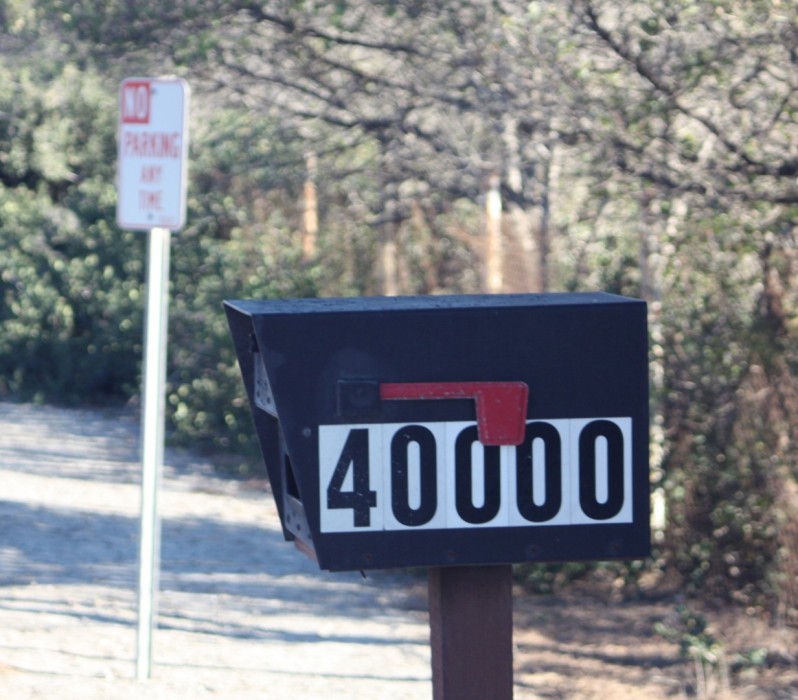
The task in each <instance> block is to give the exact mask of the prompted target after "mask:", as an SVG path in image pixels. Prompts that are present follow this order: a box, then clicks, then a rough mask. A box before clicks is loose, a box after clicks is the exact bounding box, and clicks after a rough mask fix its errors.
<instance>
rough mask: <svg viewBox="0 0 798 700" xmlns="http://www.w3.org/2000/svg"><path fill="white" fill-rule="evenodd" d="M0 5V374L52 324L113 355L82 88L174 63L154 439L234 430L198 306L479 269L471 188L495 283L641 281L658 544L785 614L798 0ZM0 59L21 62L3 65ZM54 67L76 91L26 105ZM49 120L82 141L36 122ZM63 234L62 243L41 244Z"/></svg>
mask: <svg viewBox="0 0 798 700" xmlns="http://www.w3.org/2000/svg"><path fill="white" fill-rule="evenodd" d="M4 18H5V22H6V26H5V30H4V33H3V38H2V41H3V42H4V46H5V47H6V48H9V49H10V50H9V51H6V52H5V53H4V54H3V57H2V66H3V70H5V71H6V72H7V73H8V74H9V75H13V76H14V77H13V78H12V79H11V80H9V81H8V85H16V86H17V87H16V88H14V89H16V90H18V92H19V94H20V95H21V96H22V99H24V101H25V102H26V103H29V106H26V107H25V109H24V110H21V111H20V110H19V109H18V108H16V107H15V106H14V105H17V104H20V103H19V102H17V98H16V97H5V98H3V99H5V102H4V104H5V105H6V107H5V108H4V109H3V110H2V111H3V114H2V116H0V119H5V120H6V121H5V122H3V123H4V124H8V125H9V126H8V129H6V132H5V135H4V136H0V138H2V140H3V148H2V149H0V153H2V154H4V155H3V158H4V160H2V161H0V182H3V183H4V187H5V189H4V190H2V192H0V195H2V197H3V198H4V199H3V200H2V202H3V206H5V205H6V203H7V202H13V207H12V208H11V210H9V211H13V215H12V214H10V213H9V214H6V215H5V216H6V218H4V219H3V221H2V222H0V227H2V235H4V236H5V237H6V238H5V239H4V242H7V244H8V245H9V246H13V245H17V247H18V249H19V253H17V255H18V256H21V257H18V258H17V257H15V258H14V259H13V262H12V263H9V264H8V266H7V267H6V268H4V271H3V283H4V287H3V293H4V295H5V299H6V300H7V302H6V306H5V308H4V310H3V313H4V314H5V316H4V317H3V320H4V325H6V324H7V325H8V327H9V328H11V329H14V332H13V333H12V334H11V335H9V338H11V340H6V339H5V338H4V340H3V342H6V343H7V345H6V346H4V350H5V353H4V357H11V356H12V354H13V357H14V360H13V361H11V360H8V361H6V366H5V367H4V370H3V372H2V376H3V377H4V380H3V381H4V382H5V383H6V386H7V387H9V388H12V389H16V390H20V389H22V388H24V387H30V386H34V385H35V386H39V387H41V386H50V385H47V384H46V382H44V380H42V381H41V382H39V383H38V384H37V381H38V379H37V377H36V372H37V371H39V370H38V369H36V368H41V367H42V366H43V363H42V362H40V361H36V362H32V363H31V364H30V365H25V367H28V368H27V369H25V367H23V368H22V369H20V366H21V365H24V360H20V359H19V358H20V357H23V358H26V357H34V356H35V354H36V353H44V356H45V357H50V355H48V354H47V353H50V354H52V353H53V348H54V347H59V346H58V343H61V344H62V345H61V347H66V346H64V345H63V344H64V343H66V344H67V345H69V344H70V343H71V345H69V348H70V353H69V356H70V358H71V357H72V355H73V351H75V352H76V353H77V355H80V352H77V351H78V350H80V351H81V352H84V353H88V352H89V346H90V345H93V346H94V347H95V348H101V352H102V353H103V354H104V356H105V355H106V354H107V359H108V360H109V362H110V360H111V359H112V358H113V357H114V355H113V353H114V352H115V350H114V347H117V346H114V344H113V343H111V342H110V341H109V342H102V343H97V342H95V341H94V340H90V339H94V338H102V337H105V336H103V335H102V334H103V333H106V335H107V336H108V337H114V338H117V339H118V340H120V339H124V341H123V345H122V351H124V352H125V353H127V354H126V355H125V356H126V357H129V356H131V355H132V354H135V353H134V352H132V351H134V350H135V343H136V342H137V341H135V340H134V339H133V338H134V337H138V335H139V329H138V327H137V324H138V323H139V321H138V318H139V315H138V314H139V310H138V306H137V304H138V303H139V299H138V298H137V294H139V291H138V290H139V285H140V277H139V276H138V275H139V273H140V270H139V269H138V267H137V266H138V265H139V263H135V262H133V261H134V260H139V259H140V258H139V257H137V256H136V255H135V254H130V250H134V251H136V250H138V249H137V248H136V246H140V245H141V244H140V240H139V239H138V238H136V237H135V236H133V237H129V236H130V234H127V235H126V234H122V233H121V232H117V231H115V229H114V226H113V224H110V223H108V222H109V221H111V220H112V219H111V216H112V214H111V212H110V211H109V207H112V206H113V204H112V201H113V193H112V188H111V187H110V184H109V181H110V178H111V177H112V175H111V174H110V173H109V172H108V168H109V167H110V163H111V162H112V160H113V156H112V155H110V154H109V151H110V149H111V148H112V143H113V142H112V124H111V123H110V121H109V119H105V120H103V118H101V117H100V116H98V114H99V113H98V111H97V110H98V109H99V106H100V105H101V104H108V102H107V100H110V99H112V97H110V98H109V97H101V96H100V90H99V87H98V86H99V85H101V84H103V85H106V86H107V88H108V92H107V94H108V95H112V94H113V92H114V91H115V87H116V85H117V84H118V81H119V79H121V78H122V77H124V75H131V74H136V73H138V74H151V73H165V72H172V73H176V74H178V75H181V76H183V77H187V78H188V79H189V80H190V82H191V84H192V87H193V92H194V114H195V127H194V136H193V137H192V140H193V143H194V146H193V148H192V163H193V165H192V173H193V175H192V186H191V198H190V208H191V210H190V216H189V226H188V227H187V229H186V230H185V231H184V232H183V233H182V234H180V237H179V238H178V241H179V242H178V243H177V245H176V250H175V253H174V256H173V260H174V277H173V287H174V298H175V302H174V320H173V324H172V325H173V330H172V335H173V340H172V347H173V348H176V357H175V362H174V363H173V368H172V370H171V373H170V398H169V402H170V406H172V408H173V419H174V424H175V427H176V429H177V434H178V435H180V436H183V437H184V439H188V440H191V441H193V442H194V443H197V442H198V441H201V442H213V441H214V440H215V441H217V442H220V443H221V444H224V445H236V446H245V443H246V442H247V434H248V432H249V431H248V427H247V426H248V418H247V417H246V415H245V410H244V409H243V407H241V400H240V394H241V392H240V387H238V385H237V381H238V379H237V375H236V371H235V368H234V365H233V359H232V354H231V350H230V348H229V347H228V345H229V343H227V340H226V330H225V328H224V322H223V319H222V317H221V314H220V312H219V305H220V302H221V300H222V299H223V298H225V297H245V296H271V295H304V294H364V293H375V292H390V293H395V292H399V293H423V294H426V293H441V292H452V291H479V290H480V289H482V280H483V273H482V269H481V265H482V261H483V257H484V252H483V251H484V236H483V235H482V231H483V228H484V222H483V221H482V209H483V205H484V201H483V200H484V198H485V197H486V196H487V194H488V192H489V190H491V183H494V184H495V185H496V187H494V189H493V190H492V191H491V194H490V196H491V197H494V195H495V194H496V193H497V192H498V193H499V194H500V195H501V201H502V210H503V212H504V215H503V222H501V223H502V226H501V233H502V241H503V245H504V250H505V253H504V255H505V259H504V263H505V264H504V265H503V268H502V270H503V272H504V276H503V279H504V282H503V283H504V285H505V289H513V290H549V289H551V290H557V289H571V290H577V289H585V288H602V289H606V290H608V291H614V292H620V293H625V294H630V295H635V296H642V297H643V298H645V299H647V300H648V301H649V303H650V311H651V313H650V327H651V339H652V344H651V354H652V386H653V388H654V392H653V394H654V396H653V398H654V411H653V414H654V420H653V425H652V434H653V437H654V440H653V449H652V457H653V463H654V467H655V470H654V471H655V480H656V484H655V485H656V486H657V488H658V489H659V490H660V491H664V492H665V493H667V495H668V499H669V501H668V504H669V513H670V519H669V527H668V530H667V533H666V538H665V541H664V543H663V545H662V562H663V565H666V566H668V567H670V570H673V571H676V572H678V573H679V574H680V575H681V576H682V577H683V580H684V581H686V582H688V583H690V584H691V585H693V586H694V587H696V589H699V588H700V589H701V590H702V591H705V592H712V593H714V594H717V595H721V596H728V597H731V598H734V599H737V600H740V601H741V602H745V603H746V604H747V603H750V602H759V603H764V604H767V605H768V606H770V607H771V608H772V610H773V611H774V612H775V613H777V614H778V615H779V616H781V617H782V618H783V619H789V620H791V621H795V614H796V613H795V610H796V607H797V606H798V599H797V598H796V596H797V595H798V592H796V588H795V584H794V582H795V580H796V579H798V570H796V566H797V564H796V561H798V554H796V552H798V545H797V544H796V542H797V541H798V533H797V532H796V529H798V528H796V525H795V522H796V520H798V504H796V495H795V494H796V482H798V464H797V463H796V454H795V449H796V448H795V445H796V444H798V443H796V438H798V436H797V435H796V434H795V431H796V426H798V414H797V413H796V411H798V399H796V397H798V388H797V387H796V381H795V370H796V333H798V322H797V321H796V311H795V309H796V308H797V307H796V289H798V284H796V271H797V270H798V261H797V260H796V226H797V225H798V222H796V217H797V215H798V206H796V205H797V202H796V200H797V199H798V194H797V191H796V187H795V181H796V176H798V150H797V149H798V121H797V120H796V111H797V109H798V104H797V102H798V97H797V96H796V86H797V84H798V80H796V75H798V71H796V63H798V48H797V47H798V35H797V33H798V7H796V6H795V4H794V3H787V2H779V1H778V0H715V1H713V2H711V3H709V2H699V1H698V0H678V1H673V0H668V1H666V0H654V2H648V3H639V2H620V1H619V0H569V2H567V3H560V2H553V1H551V0H538V1H535V2H530V3H523V4H518V3H512V2H509V1H505V0H492V1H491V2H487V3H486V2H477V1H476V0H463V1H462V2H458V3H444V2H417V1H415V0H379V1H378V2H365V1H364V0H346V1H344V2H336V3H322V2H312V1H311V2H294V1H291V0H273V1H271V2H268V3H266V2H258V1H257V0H200V1H199V2H190V3H188V2H185V3H183V2H176V3H171V4H169V5H164V4H163V3H159V2H155V1H154V0H143V1H142V2H137V3H132V4H131V3H121V2H100V1H99V0H85V1H84V2H81V3H72V2H66V0H39V1H38V2H37V3H35V4H34V5H33V6H32V7H30V8H22V5H19V4H18V3H7V4H6V10H5V14H4ZM15 62H16V63H15ZM20 62H22V63H25V64H26V65H28V64H30V65H32V66H36V70H37V71H38V73H37V78H36V80H30V81H28V82H27V83H24V81H23V79H22V78H21V77H17V76H19V75H22V74H21V73H19V71H18V70H17V68H18V67H19V65H21V63H20ZM28 70H31V68H28ZM68 76H71V77H70V78H69V79H70V80H73V81H74V82H73V83H72V84H74V85H75V86H76V88H77V89H78V94H77V95H76V94H71V95H70V96H68V97H66V96H64V95H62V94H60V93H58V91H56V92H53V93H52V94H51V95H50V97H49V98H45V94H46V93H47V89H46V87H45V86H48V85H50V86H53V85H56V84H59V85H60V83H59V82H58V81H60V80H61V79H65V78H66V77H68ZM103 81H104V82H103ZM92 85H94V86H95V88H96V89H95V90H94V91H92V89H91V86H92ZM9 89H10V88H9V87H6V92H8V90H9ZM48 99H49V100H51V102H48V101H47V100H48ZM52 100H55V102H52ZM103 100H106V102H103ZM48 105H50V106H48ZM53 105H55V106H53ZM94 105H96V107H95V106H94ZM15 110H16V111H15ZM73 110H77V112H76V113H77V114H82V115H83V116H82V117H81V119H83V120H84V122H80V123H85V124H89V125H90V127H89V130H88V131H86V132H85V135H84V136H77V135H78V134H81V133H82V132H81V131H80V130H79V129H77V126H78V125H77V123H76V129H72V128H68V129H65V130H64V128H63V123H71V122H69V121H67V120H61V119H58V118H56V116H55V115H56V113H57V112H61V111H64V112H68V113H69V114H70V115H71V114H72V112H73ZM8 115H11V116H10V117H9V116H8ZM70 118H72V117H70ZM86 120H87V121H86ZM62 122H63V123H62ZM84 130H85V127H84ZM81 143H85V144H86V145H87V149H86V153H85V154H84V155H82V156H81V155H79V154H78V151H77V150H76V147H77V145H78V144H81ZM48 144H49V145H48ZM48 149H49V150H48ZM6 154H7V155H6ZM70 154H71V155H70ZM70 158H71V159H72V160H70ZM81 158H85V160H81ZM43 163H48V165H47V167H44V166H43V165H42V164H43ZM81 163H82V165H81ZM310 163H313V165H312V167H311V166H309V164H310ZM309 169H310V170H312V171H313V183H314V192H315V198H316V201H317V203H318V212H317V213H318V216H317V221H318V229H317V230H316V233H315V236H314V246H313V247H312V249H310V248H308V246H307V245H305V242H306V240H307V238H306V234H307V224H306V223H305V222H306V220H307V219H306V214H307V209H306V206H305V204H304V203H305V202H306V199H305V197H306V195H305V194H304V192H305V191H306V184H307V181H308V178H309ZM92 188H93V189H92ZM492 201H495V198H494V199H493V200H492ZM14 207H15V208H14ZM69 222H73V223H72V224H70V223H69ZM75 222H77V223H75ZM70 226H72V228H71V229H70ZM92 226H94V227H95V228H96V230H97V232H98V234H97V236H96V237H95V239H94V242H93V243H92V245H95V246H99V245H100V243H99V242H98V241H105V240H108V241H109V245H110V241H112V240H116V241H123V242H126V243H125V245H129V246H132V248H131V249H128V250H125V251H124V252H122V251H123V249H122V248H113V249H110V248H109V249H105V248H102V249H98V250H97V251H96V253H95V254H96V255H97V256H98V257H97V258H96V259H95V258H94V257H91V256H92V253H90V252H88V251H84V249H83V248H81V247H80V246H82V245H85V246H88V245H89V244H88V243H84V242H80V243H77V242H76V241H75V240H74V238H69V235H68V232H69V231H75V230H77V229H78V228H80V229H81V230H85V229H87V228H88V229H91V227H92ZM31 230H36V231H37V232H38V233H37V236H35V237H30V238H29V239H26V238H25V235H26V233H29V232H30V231H31ZM42 231H44V232H45V233H44V234H42V233H41V232H42ZM42 236H43V238H42ZM103 236H105V237H106V238H103ZM65 237H66V238H65ZM62 239H63V240H67V239H68V240H70V241H72V242H73V243H74V244H75V245H76V247H73V248H70V249H69V250H68V252H64V254H63V256H62V258H59V257H58V255H57V254H54V252H53V251H55V253H59V252H60V250H61V249H59V248H58V247H57V246H58V245H60V243H58V242H59V241H61V240H62ZM36 241H40V242H41V241H43V242H42V243H41V244H40V243H36ZM81 241H83V239H81ZM103 245H105V244H103ZM92 250H93V249H92ZM117 257H118V259H119V260H120V262H119V263H118V264H117V263H115V262H114V261H115V260H117ZM67 261H73V262H71V264H73V265H74V266H75V269H74V271H73V272H71V273H70V275H69V279H68V280H66V279H64V278H63V275H62V276H59V274H58V272H59V271H58V269H56V268H57V266H61V265H66V264H67ZM74 261H80V262H74ZM126 265H128V266H130V267H125V266H126ZM106 271H109V272H106ZM73 279H74V280H81V281H80V284H77V285H76V286H70V285H72V280H73ZM103 285H105V286H103ZM126 285H127V286H126ZM87 289H88V290H89V291H88V292H87V294H88V297H89V299H88V300H87V304H86V305H87V308H91V307H90V306H89V303H88V302H89V301H90V302H91V303H95V302H96V301H98V300H100V299H104V298H107V299H108V300H110V301H111V303H112V305H114V307H115V306H119V309H120V310H121V312H122V313H126V314H127V318H128V319H129V320H128V321H127V322H126V323H127V325H126V326H125V328H126V329H129V330H130V335H129V336H127V335H124V334H123V333H120V332H119V330H118V329H117V328H115V327H114V326H113V323H114V321H109V322H108V323H106V325H105V326H103V325H102V324H101V323H100V319H102V318H103V312H102V310H101V309H100V308H93V309H92V310H91V314H90V318H91V321H88V320H87V321H84V325H85V324H86V323H88V324H90V325H91V324H96V326H94V325H91V327H90V330H89V331H87V332H85V333H83V331H79V330H78V329H79V328H82V326H80V325H75V323H74V321H73V320H71V319H74V318H77V317H78V315H79V311H80V303H79V302H78V299H79V298H81V297H80V296H79V295H80V294H81V293H84V292H81V291H80V290H87ZM106 289H107V290H108V291H106ZM111 290H113V292H112V291H111ZM103 295H106V296H105V297H103ZM115 295H118V296H115ZM125 300H127V301H125ZM125 304H129V305H131V306H130V308H127V307H126V306H125ZM103 308H105V307H103ZM109 314H110V316H109V318H114V319H115V318H117V316H115V315H114V314H115V312H114V313H111V312H109ZM117 323H119V322H118V321H117ZM36 324H38V326H37V325H36ZM109 324H110V325H109ZM37 328H41V330H35V329H37ZM120 328H121V326H120ZM112 331H113V332H112ZM48 334H49V335H48ZM9 343H11V344H9ZM14 343H16V344H14ZM26 353H27V354H26ZM59 357H60V355H59ZM69 362H78V361H77V360H74V359H69V360H68V361H67V360H63V361H62V360H52V361H48V362H45V363H44V366H52V367H53V368H56V367H61V366H62V365H63V366H64V367H69V366H70V365H69ZM86 364H87V366H88V367H89V369H93V368H94V367H95V366H96V367H98V368H99V367H102V363H101V362H95V363H91V362H90V363H86ZM110 364H112V365H113V367H115V368H117V367H120V368H123V372H122V373H123V374H124V376H125V377H127V379H122V378H113V379H112V380H111V381H110V382H106V384H105V385H111V386H114V387H117V388H119V387H125V386H135V381H134V373H133V372H131V371H130V366H129V364H128V365H127V366H126V365H124V363H123V362H119V363H116V362H113V363H110ZM34 370H35V371H34ZM53 371H56V370H55V369H54V370H53ZM57 371H61V370H57ZM98 374H100V373H99V372H98ZM44 376H45V374H42V377H44ZM64 376H66V374H65V375H64ZM98 382H99V380H98ZM125 382H127V383H125ZM54 386H56V385H55V384H53V385H52V387H54ZM96 386H104V385H103V384H102V382H100V383H98V384H97V385H96ZM52 387H51V388H52ZM123 391H124V392H129V391H132V389H130V390H129V389H124V390H123Z"/></svg>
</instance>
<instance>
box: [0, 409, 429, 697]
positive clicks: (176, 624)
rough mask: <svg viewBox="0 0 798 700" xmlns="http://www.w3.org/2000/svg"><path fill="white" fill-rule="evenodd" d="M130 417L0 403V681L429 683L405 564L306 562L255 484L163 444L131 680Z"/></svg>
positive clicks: (170, 692) (403, 687)
mask: <svg viewBox="0 0 798 700" xmlns="http://www.w3.org/2000/svg"><path fill="white" fill-rule="evenodd" d="M137 434H138V431H137V427H136V422H135V420H133V419H132V418H131V417H130V416H126V415H125V414H122V413H120V412H105V413H98V412H96V411H82V410H69V411H64V410H60V409H54V408H49V407H37V406H29V405H15V404H9V403H0V698H13V699H14V700H16V699H25V698H58V699H59V700H69V699H71V698H76V699H77V698H80V699H81V700H87V699H94V698H97V699H99V698H114V699H115V700H125V699H127V698H169V699H170V700H171V699H176V698H202V697H213V698H258V697H264V698H266V697H268V698H277V699H280V698H299V699H302V698H325V700H334V699H337V698H341V699H344V698H346V699H347V700H351V699H352V698H363V699H366V698H368V699H372V698H385V699H386V700H387V699H395V700H411V699H412V700H416V699H420V698H429V697H431V681H430V664H429V646H428V639H429V630H428V619H427V615H426V613H425V612H424V607H425V603H424V601H423V596H422V597H421V599H419V595H418V592H417V591H418V588H419V586H418V584H417V582H414V580H413V579H410V578H407V577H402V576H401V575H398V574H385V573H377V574H375V575H369V577H368V578H366V579H363V578H362V577H361V576H360V574H358V573H345V574H340V573H338V574H330V573H326V572H321V571H319V570H318V568H317V567H316V566H315V564H313V563H312V562H310V561H309V560H307V559H305V557H303V556H302V555H300V554H299V553H298V552H296V551H295V550H294V548H293V546H292V545H290V544H288V543H285V542H284V541H283V539H282V535H281V534H280V531H279V522H278V519H277V515H276V513H275V510H274V508H273V506H272V503H271V499H270V497H268V496H267V494H266V493H265V492H263V490H262V489H254V488H253V487H252V486H251V485H247V484H246V483H242V482H237V481H233V480H226V479H221V478H217V477H215V476H214V474H213V472H212V469H211V466H210V465H209V464H208V463H205V462H203V461H202V460H198V459H192V458H191V456H190V455H186V454H180V453H174V452H169V453H168V454H167V458H166V462H167V467H166V469H165V473H164V479H163V484H162V489H161V495H160V503H159V508H160V512H161V515H162V518H163V540H162V541H163V544H162V572H161V581H160V594H159V611H160V614H159V618H158V628H157V629H156V631H155V633H154V643H153V647H154V664H153V677H152V680H151V681H149V682H147V683H140V682H137V681H135V680H134V675H135V653H136V651H135V650H136V620H137V613H136V601H137V597H136V590H135V589H136V581H137V576H138V574H137V571H138V568H137V567H138V563H137V557H138V544H137V539H138V527H139V524H138V513H139V506H140V487H139V466H138V463H137V440H138V438H137ZM414 584H415V585H414ZM421 589H422V592H423V586H422V587H421ZM413 591H416V592H415V593H413Z"/></svg>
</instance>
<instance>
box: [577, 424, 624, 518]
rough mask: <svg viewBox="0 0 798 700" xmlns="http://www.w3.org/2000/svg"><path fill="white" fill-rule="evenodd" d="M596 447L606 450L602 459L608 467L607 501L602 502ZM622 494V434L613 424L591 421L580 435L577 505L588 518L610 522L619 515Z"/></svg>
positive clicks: (621, 505)
mask: <svg viewBox="0 0 798 700" xmlns="http://www.w3.org/2000/svg"><path fill="white" fill-rule="evenodd" d="M601 438H603V439H602V440H601V443H599V439H601ZM599 444H601V446H602V448H604V449H605V450H606V453H605V454H604V455H602V458H605V457H606V465H607V470H606V473H607V477H606V478H607V500H606V501H604V502H603V503H602V502H599V500H598V494H597V486H598V483H597V482H598V479H597V472H598V465H599V460H598V457H599V455H598V454H597V445H599ZM623 493H624V483H623V433H622V432H621V429H620V428H619V427H618V425H617V424H615V423H613V422H612V421H609V420H594V421H592V422H591V423H588V424H587V425H586V426H585V427H584V428H582V432H581V433H580V434H579V505H580V507H581V508H582V512H583V513H584V514H585V515H587V517H589V518H592V519H593V520H609V519H610V518H614V517H615V516H616V515H618V513H620V512H621V508H622V507H623Z"/></svg>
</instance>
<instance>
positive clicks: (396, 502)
mask: <svg viewBox="0 0 798 700" xmlns="http://www.w3.org/2000/svg"><path fill="white" fill-rule="evenodd" d="M412 444H415V445H417V446H418V470H419V492H420V493H419V496H420V498H419V499H417V500H419V501H420V502H419V505H418V507H417V508H413V507H411V505H410V474H409V472H410V467H411V465H410V459H409V452H410V446H411V445H412ZM437 472H438V457H437V446H436V442H435V436H434V435H433V434H432V431H431V430H429V428H425V427H424V426H423V425H408V426H406V427H404V428H401V429H400V430H398V431H397V432H396V433H395V434H394V436H393V438H392V439H391V508H392V510H393V514H394V517H395V518H396V519H397V520H398V521H399V522H400V523H402V525H408V526H411V527H418V526H419V525H425V524H426V523H428V522H429V521H430V520H432V518H433V517H434V516H435V511H436V510H437V509H438V477H437Z"/></svg>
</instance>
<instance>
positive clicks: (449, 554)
mask: <svg viewBox="0 0 798 700" xmlns="http://www.w3.org/2000/svg"><path fill="white" fill-rule="evenodd" d="M446 558H447V559H448V560H449V561H454V560H455V559H457V554H455V551H454V550H453V549H449V550H447V551H446Z"/></svg>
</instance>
